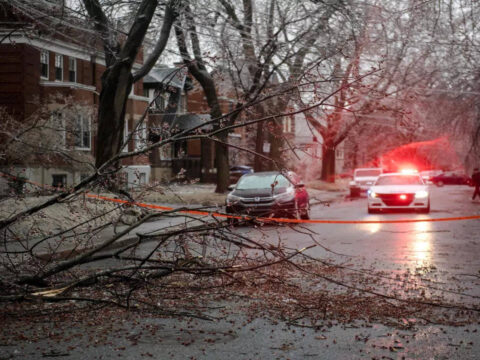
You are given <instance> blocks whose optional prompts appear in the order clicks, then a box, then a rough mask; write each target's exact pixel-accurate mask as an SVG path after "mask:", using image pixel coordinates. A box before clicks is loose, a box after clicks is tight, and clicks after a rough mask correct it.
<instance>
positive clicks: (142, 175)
mask: <svg viewBox="0 0 480 360" xmlns="http://www.w3.org/2000/svg"><path fill="white" fill-rule="evenodd" d="M146 184H147V174H146V173H144V172H141V173H139V174H138V185H146Z"/></svg>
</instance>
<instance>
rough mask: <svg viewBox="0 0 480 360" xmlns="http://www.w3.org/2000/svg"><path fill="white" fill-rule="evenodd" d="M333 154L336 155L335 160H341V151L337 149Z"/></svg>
mask: <svg viewBox="0 0 480 360" xmlns="http://www.w3.org/2000/svg"><path fill="white" fill-rule="evenodd" d="M335 153H336V155H337V159H343V149H337V150H336V151H335Z"/></svg>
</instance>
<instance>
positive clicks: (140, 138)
mask: <svg viewBox="0 0 480 360" xmlns="http://www.w3.org/2000/svg"><path fill="white" fill-rule="evenodd" d="M145 146H147V124H145V123H143V124H141V125H140V126H138V127H137V131H136V132H135V151H138V150H142V149H143V148H145Z"/></svg>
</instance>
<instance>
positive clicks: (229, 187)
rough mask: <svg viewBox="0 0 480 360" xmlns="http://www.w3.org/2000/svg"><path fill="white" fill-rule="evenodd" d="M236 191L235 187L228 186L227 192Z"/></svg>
mask: <svg viewBox="0 0 480 360" xmlns="http://www.w3.org/2000/svg"><path fill="white" fill-rule="evenodd" d="M234 189H235V185H228V187H227V190H228V191H233V190H234Z"/></svg>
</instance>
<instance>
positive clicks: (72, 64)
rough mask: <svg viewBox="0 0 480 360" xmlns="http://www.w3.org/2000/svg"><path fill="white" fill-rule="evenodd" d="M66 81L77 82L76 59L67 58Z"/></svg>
mask: <svg viewBox="0 0 480 360" xmlns="http://www.w3.org/2000/svg"><path fill="white" fill-rule="evenodd" d="M68 81H70V82H77V59H75V58H72V57H71V58H68Z"/></svg>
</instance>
